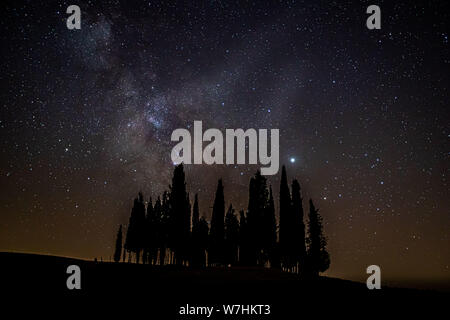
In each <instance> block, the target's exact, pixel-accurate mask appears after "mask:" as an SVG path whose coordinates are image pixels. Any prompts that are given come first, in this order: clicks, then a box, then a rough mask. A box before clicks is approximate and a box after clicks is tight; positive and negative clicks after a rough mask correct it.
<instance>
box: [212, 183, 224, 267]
mask: <svg viewBox="0 0 450 320" xmlns="http://www.w3.org/2000/svg"><path fill="white" fill-rule="evenodd" d="M224 218H225V199H224V194H223V184H222V179H219V182H218V184H217V190H216V196H215V198H214V205H213V212H212V217H211V231H210V250H209V264H211V265H214V264H222V263H223V245H224Z"/></svg>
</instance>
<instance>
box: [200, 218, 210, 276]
mask: <svg viewBox="0 0 450 320" xmlns="http://www.w3.org/2000/svg"><path fill="white" fill-rule="evenodd" d="M197 237H198V238H197V239H198V250H199V251H198V252H199V256H198V261H199V266H200V267H204V266H206V250H207V249H208V239H209V226H208V222H207V221H206V220H205V218H204V217H202V218H201V219H200V221H199V222H198V226H197Z"/></svg>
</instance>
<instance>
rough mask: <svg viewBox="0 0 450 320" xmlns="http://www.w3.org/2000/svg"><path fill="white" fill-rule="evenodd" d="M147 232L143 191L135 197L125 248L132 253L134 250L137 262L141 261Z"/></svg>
mask: <svg viewBox="0 0 450 320" xmlns="http://www.w3.org/2000/svg"><path fill="white" fill-rule="evenodd" d="M144 234H145V204H144V196H143V195H142V193H141V192H139V195H138V197H137V198H136V199H134V205H133V209H132V210H131V216H130V222H129V224H128V230H127V236H126V241H125V248H126V249H127V251H128V254H129V255H130V253H131V252H134V253H135V255H136V263H139V258H140V253H141V251H142V249H143V247H144Z"/></svg>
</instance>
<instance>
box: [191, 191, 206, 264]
mask: <svg viewBox="0 0 450 320" xmlns="http://www.w3.org/2000/svg"><path fill="white" fill-rule="evenodd" d="M199 211H200V209H199V205H198V194H195V197H194V205H193V209H192V237H191V239H192V241H191V260H190V264H191V265H192V266H195V267H200V266H204V265H205V252H204V251H205V248H206V245H207V244H206V243H202V237H201V228H200V219H199V216H200V213H199ZM206 236H208V234H207V235H206ZM206 241H208V240H207V239H206Z"/></svg>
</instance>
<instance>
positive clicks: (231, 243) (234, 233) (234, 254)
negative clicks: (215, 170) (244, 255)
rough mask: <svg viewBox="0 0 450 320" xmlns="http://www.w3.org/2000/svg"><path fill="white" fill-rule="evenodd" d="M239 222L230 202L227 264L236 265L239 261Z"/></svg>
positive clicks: (226, 243)
mask: <svg viewBox="0 0 450 320" xmlns="http://www.w3.org/2000/svg"><path fill="white" fill-rule="evenodd" d="M238 245H239V222H238V219H237V217H236V215H235V214H234V209H233V206H232V205H231V204H230V207H229V208H228V211H227V214H226V216H225V264H227V265H235V264H236V263H237V261H238Z"/></svg>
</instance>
